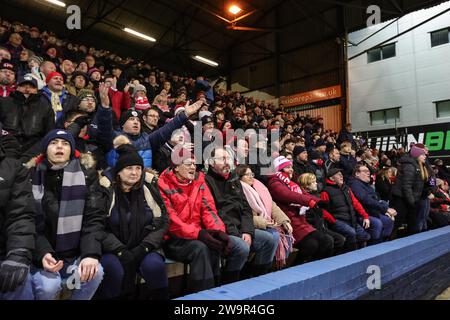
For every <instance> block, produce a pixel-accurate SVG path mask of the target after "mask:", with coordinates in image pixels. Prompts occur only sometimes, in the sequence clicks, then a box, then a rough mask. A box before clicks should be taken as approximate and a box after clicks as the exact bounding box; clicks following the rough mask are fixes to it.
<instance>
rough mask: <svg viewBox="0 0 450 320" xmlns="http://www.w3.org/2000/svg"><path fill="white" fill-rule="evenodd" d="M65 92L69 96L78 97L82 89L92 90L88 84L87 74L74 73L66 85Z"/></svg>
mask: <svg viewBox="0 0 450 320" xmlns="http://www.w3.org/2000/svg"><path fill="white" fill-rule="evenodd" d="M66 89H67V92H68V93H70V94H71V95H74V96H78V94H79V92H80V91H81V90H83V89H89V90H91V89H92V84H91V83H90V82H89V76H88V74H87V73H84V72H79V71H75V72H74V73H73V74H72V76H71V77H70V80H69V81H68V82H67V83H66Z"/></svg>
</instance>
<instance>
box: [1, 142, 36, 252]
mask: <svg viewBox="0 0 450 320" xmlns="http://www.w3.org/2000/svg"><path fill="white" fill-rule="evenodd" d="M0 140H2V139H1V138H0ZM0 144H1V143H0ZM35 235H36V231H35V211H34V201H33V195H32V192H31V183H30V181H29V175H28V170H26V169H25V167H23V166H22V165H21V164H20V163H19V161H17V160H15V159H13V158H9V157H6V156H5V153H4V151H3V148H2V147H0V256H4V255H6V254H7V253H8V252H9V251H11V250H14V249H28V250H30V251H34V248H35V241H34V239H35Z"/></svg>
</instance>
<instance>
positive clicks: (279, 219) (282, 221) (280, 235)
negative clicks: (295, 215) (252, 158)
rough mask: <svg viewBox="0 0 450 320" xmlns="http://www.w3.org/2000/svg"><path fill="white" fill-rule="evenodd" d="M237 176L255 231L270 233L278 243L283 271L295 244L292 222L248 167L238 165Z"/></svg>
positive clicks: (277, 253) (278, 255) (276, 251)
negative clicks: (251, 215)
mask: <svg viewBox="0 0 450 320" xmlns="http://www.w3.org/2000/svg"><path fill="white" fill-rule="evenodd" d="M236 175H237V176H238V177H239V179H240V181H241V185H242V190H243V191H244V194H245V198H246V199H247V202H248V204H249V205H250V207H251V208H252V212H253V223H254V225H255V229H259V230H264V231H267V232H269V233H270V234H272V236H273V238H274V241H275V242H277V243H278V246H276V247H275V251H274V256H275V258H276V259H275V260H276V263H277V268H279V269H281V268H282V267H284V266H285V265H286V259H287V257H288V256H289V254H290V253H291V252H292V248H293V244H294V238H293V237H292V231H293V230H292V225H291V220H290V219H289V218H288V216H287V215H286V214H285V213H284V212H283V211H282V210H281V209H280V207H278V206H277V204H276V203H275V202H274V201H273V199H272V196H271V195H270V192H269V189H267V187H266V186H265V185H264V184H262V182H260V181H259V180H257V179H255V178H254V176H255V174H254V173H253V172H252V170H251V169H250V167H249V166H248V165H246V164H241V165H238V166H237V168H236Z"/></svg>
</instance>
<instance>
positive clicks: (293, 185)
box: [275, 171, 309, 216]
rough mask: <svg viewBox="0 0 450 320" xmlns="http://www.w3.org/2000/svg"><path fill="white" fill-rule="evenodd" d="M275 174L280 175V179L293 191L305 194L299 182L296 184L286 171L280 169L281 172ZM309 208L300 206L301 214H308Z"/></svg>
mask: <svg viewBox="0 0 450 320" xmlns="http://www.w3.org/2000/svg"><path fill="white" fill-rule="evenodd" d="M275 175H276V176H277V177H278V179H280V181H281V182H283V183H284V184H285V185H286V186H287V187H288V188H289V190H291V191H292V192H296V193H300V194H303V192H302V189H301V188H300V186H299V185H298V184H296V183H295V182H294V181H292V180H291V179H290V178H289V177H288V175H287V174H286V173H284V172H280V171H279V172H277V173H275ZM291 205H292V206H294V205H295V206H299V205H296V204H291ZM308 210H309V207H305V206H300V210H299V215H301V216H302V215H304V214H306V211H308Z"/></svg>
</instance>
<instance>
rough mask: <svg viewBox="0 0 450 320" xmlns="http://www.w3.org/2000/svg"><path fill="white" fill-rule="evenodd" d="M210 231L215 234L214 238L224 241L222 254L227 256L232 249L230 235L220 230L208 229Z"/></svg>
mask: <svg viewBox="0 0 450 320" xmlns="http://www.w3.org/2000/svg"><path fill="white" fill-rule="evenodd" d="M208 232H209V233H210V234H211V235H212V236H213V238H214V239H217V240H219V241H220V242H222V251H221V252H222V255H223V256H227V255H229V254H230V251H231V243H230V236H229V235H228V234H226V233H225V232H223V231H220V230H208Z"/></svg>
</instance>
